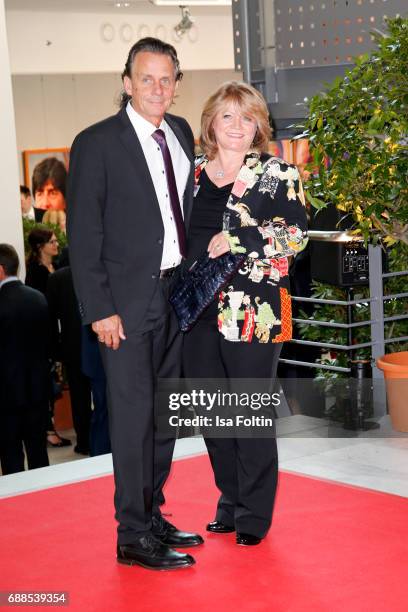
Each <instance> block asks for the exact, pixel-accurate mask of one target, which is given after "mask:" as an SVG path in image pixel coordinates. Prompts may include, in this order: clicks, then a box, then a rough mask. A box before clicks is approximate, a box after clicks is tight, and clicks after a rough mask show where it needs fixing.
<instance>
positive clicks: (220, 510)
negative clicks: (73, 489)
mask: <svg viewBox="0 0 408 612" xmlns="http://www.w3.org/2000/svg"><path fill="white" fill-rule="evenodd" d="M270 136H271V130H270V125H269V116H268V109H267V106H266V104H265V101H264V99H263V97H262V95H261V94H260V93H259V92H258V91H257V90H256V89H254V88H253V87H251V86H250V85H247V84H246V83H239V82H235V81H231V82H228V83H225V84H223V85H221V87H219V88H218V90H217V91H216V92H215V93H214V94H213V95H212V96H211V97H210V98H209V100H208V101H207V102H206V104H205V106H204V110H203V113H202V118H201V138H200V143H201V148H202V150H203V155H202V156H200V157H198V159H197V160H196V185H195V197H194V206H193V212H192V217H191V223H190V234H189V245H188V257H187V265H191V264H193V262H194V261H195V260H196V259H197V258H198V257H199V256H200V255H201V254H202V252H203V251H205V250H207V251H208V253H209V256H210V257H211V258H216V257H220V256H222V255H223V254H225V253H227V252H231V253H233V254H234V253H241V254H243V255H245V259H244V262H243V264H242V265H241V267H240V269H239V270H238V271H237V272H236V273H235V275H234V276H233V278H232V279H231V280H230V281H229V286H228V288H227V289H225V290H224V291H222V292H221V293H220V294H219V295H218V300H215V301H214V302H213V303H212V304H211V305H210V306H209V307H208V308H207V310H206V311H204V313H203V314H202V315H201V317H200V319H199V321H198V322H197V323H196V325H195V326H194V327H193V328H192V330H191V331H190V332H188V333H187V334H186V335H185V338H184V359H183V361H184V372H185V376H186V377H188V378H208V379H222V378H224V379H225V378H227V379H241V378H244V379H245V378H258V379H273V378H274V377H275V375H276V368H277V364H278V359H279V354H280V351H281V347H282V343H283V342H284V341H286V340H289V339H290V338H291V331H292V326H291V298H290V295H289V277H288V268H289V258H290V257H292V256H294V255H296V254H297V253H298V252H299V251H301V250H302V249H303V248H304V246H305V244H306V241H307V239H306V229H307V221H306V212H305V202H304V196H303V190H302V184H301V181H300V178H299V173H298V170H297V168H296V167H295V166H292V165H290V164H288V163H286V162H284V161H283V160H282V159H279V158H277V157H272V156H271V155H269V154H267V153H264V151H267V150H268V143H269V140H270ZM198 350H199V356H197V351H198ZM241 433H242V432H241ZM244 435H245V434H244ZM205 442H206V445H207V448H208V452H209V456H210V460H211V464H212V468H213V470H214V475H215V482H216V484H217V487H218V488H219V489H220V492H221V496H220V498H219V501H218V505H217V510H216V515H215V520H214V521H212V522H210V523H209V524H208V525H207V530H208V531H210V532H212V533H228V532H233V531H236V532H237V535H236V541H237V544H240V545H244V546H250V545H254V544H259V543H260V541H261V540H262V538H264V537H265V535H266V534H267V532H268V530H269V527H270V525H271V521H272V513H273V506H274V500H275V493H276V486H277V474H278V455H277V446H276V439H275V438H274V437H271V436H269V437H258V438H257V437H243V436H241V434H240V432H238V435H237V436H235V437H230V438H228V439H227V438H213V437H207V438H206V439H205Z"/></svg>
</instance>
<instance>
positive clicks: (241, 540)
mask: <svg viewBox="0 0 408 612" xmlns="http://www.w3.org/2000/svg"><path fill="white" fill-rule="evenodd" d="M261 541H262V538H258V537H257V536H254V535H251V534H250V533H237V544H239V545H240V546H256V545H257V544H259V543H260V542H261Z"/></svg>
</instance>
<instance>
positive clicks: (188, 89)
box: [13, 70, 242, 182]
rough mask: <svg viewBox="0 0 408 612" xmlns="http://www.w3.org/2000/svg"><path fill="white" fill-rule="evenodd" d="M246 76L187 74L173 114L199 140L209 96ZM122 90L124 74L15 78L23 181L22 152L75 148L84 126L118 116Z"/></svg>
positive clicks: (214, 72) (207, 72)
mask: <svg viewBox="0 0 408 612" xmlns="http://www.w3.org/2000/svg"><path fill="white" fill-rule="evenodd" d="M241 78H242V74H241V73H236V72H234V71H233V70H202V71H198V70H195V71H186V72H185V74H184V78H183V80H182V81H181V83H180V86H179V88H178V95H177V97H176V99H175V104H174V106H173V107H172V109H171V110H172V112H173V113H175V114H177V115H182V116H183V117H185V118H186V119H187V120H188V121H189V123H190V125H191V127H192V129H193V132H194V135H195V136H196V137H198V136H199V134H200V117H201V111H202V107H203V103H204V101H205V100H206V98H207V97H208V96H209V95H210V94H211V93H212V92H213V91H214V90H215V89H216V88H217V87H218V85H220V84H221V83H223V82H224V81H227V80H231V79H241ZM121 86H122V83H121V79H120V76H119V74H118V73H116V74H112V73H111V74H86V75H85V74H75V75H71V74H60V75H51V74H45V75H15V76H13V92H14V107H15V115H16V127H17V146H18V152H19V160H20V177H21V182H24V180H23V167H22V155H21V152H22V151H24V150H27V149H48V148H59V147H69V146H70V145H71V143H72V141H73V139H74V137H75V135H76V134H77V133H78V132H79V131H81V130H82V129H83V128H85V127H86V126H88V125H91V124H92V123H95V122H96V121H100V120H101V119H104V118H105V117H108V116H109V115H112V114H113V113H115V112H117V110H118V107H117V105H116V101H117V99H118V97H119V93H120V91H121V88H122V87H121Z"/></svg>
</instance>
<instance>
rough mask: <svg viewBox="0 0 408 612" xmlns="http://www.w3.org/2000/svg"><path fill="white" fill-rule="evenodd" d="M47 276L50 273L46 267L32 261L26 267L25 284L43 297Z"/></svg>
mask: <svg viewBox="0 0 408 612" xmlns="http://www.w3.org/2000/svg"><path fill="white" fill-rule="evenodd" d="M49 275H50V271H49V270H48V268H47V267H46V266H44V265H43V264H40V263H39V262H38V261H32V262H31V263H29V264H28V266H27V271H26V279H25V284H26V285H27V286H28V287H32V288H33V289H37V290H38V291H41V293H44V295H45V292H46V290H47V282H48V277H49Z"/></svg>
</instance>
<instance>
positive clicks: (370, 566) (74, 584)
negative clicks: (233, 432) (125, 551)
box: [0, 457, 408, 612]
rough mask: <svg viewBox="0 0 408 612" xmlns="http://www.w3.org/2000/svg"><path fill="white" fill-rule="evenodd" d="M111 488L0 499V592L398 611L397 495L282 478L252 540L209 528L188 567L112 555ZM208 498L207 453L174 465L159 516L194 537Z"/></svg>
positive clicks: (166, 605)
mask: <svg viewBox="0 0 408 612" xmlns="http://www.w3.org/2000/svg"><path fill="white" fill-rule="evenodd" d="M112 491H113V481H112V478H111V477H106V478H99V479H94V480H91V481H86V482H81V483H78V484H73V485H69V486H63V487H58V488H55V489H49V490H46V491H40V492H38V493H31V494H27V495H21V496H18V497H14V498H9V499H5V500H3V501H1V502H0V510H1V535H0V550H1V557H0V559H1V561H0V564H1V566H0V591H5V590H7V591H8V590H13V589H16V590H20V591H30V590H32V591H41V590H46V591H69V593H70V605H69V607H68V608H67V609H69V610H70V611H74V610H75V611H76V610H81V611H83V612H89V611H93V610H95V611H98V612H99V611H100V612H104V611H115V610H121V611H125V610H126V611H128V610H129V611H133V610H135V611H137V612H139V611H145V610H149V611H154V612H155V611H159V610H160V611H162V612H173V611H175V610H177V611H179V610H193V611H194V612H197V611H199V610H206V611H207V610H210V611H211V612H218V611H221V610H222V611H223V612H224V611H227V612H230V611H231V610H234V611H235V612H243V611H244V612H246V611H255V610H256V611H258V610H267V611H268V612H269V611H270V612H300V611H302V612H303V611H310V612H321V611H325V612H337V611H339V612H340V611H341V612H366V611H367V612H368V611H370V612H377V611H378V612H399V611H401V612H402V611H403V610H404V611H406V610H407V608H408V604H407V584H406V583H407V571H406V568H407V559H408V521H407V510H408V504H407V500H406V499H404V498H401V497H398V496H393V495H386V494H382V493H377V492H371V491H367V490H364V489H358V488H352V487H347V486H342V485H337V484H332V483H329V482H325V481H321V480H316V479H311V478H306V477H302V476H297V475H293V474H288V473H282V474H281V476H280V486H279V492H278V499H277V505H276V512H275V517H274V524H273V528H272V530H271V532H270V534H269V536H268V538H267V539H266V540H265V541H264V542H263V543H262V544H261V545H260V546H258V547H255V548H243V547H238V546H236V545H235V541H234V534H229V535H224V536H221V535H218V536H217V535H209V536H208V537H206V542H205V544H204V546H202V547H200V548H197V549H194V550H193V551H192V552H193V554H194V556H195V557H196V560H197V564H196V565H195V566H194V567H193V568H188V569H185V570H178V571H173V572H152V571H149V570H145V569H143V568H139V567H127V566H123V565H119V564H117V563H116V562H115V559H114V552H115V525H114V521H113V518H112ZM216 496H217V493H216V489H215V488H214V485H213V484H212V478H211V473H210V467H209V462H208V459H207V457H198V458H194V459H187V460H183V461H178V462H176V463H175V464H174V470H173V474H172V478H171V481H170V482H169V486H168V487H167V501H168V504H167V509H168V511H169V512H170V511H171V512H172V513H173V519H170V520H173V521H174V522H175V523H176V524H177V525H179V526H180V527H182V528H183V529H188V530H196V531H200V532H201V533H204V525H205V524H206V522H207V521H208V520H210V519H212V518H213V514H214V506H215V500H216ZM24 609H31V608H28V607H26V608H24ZM33 609H36V610H38V609H39V608H38V607H37V608H33Z"/></svg>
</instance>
